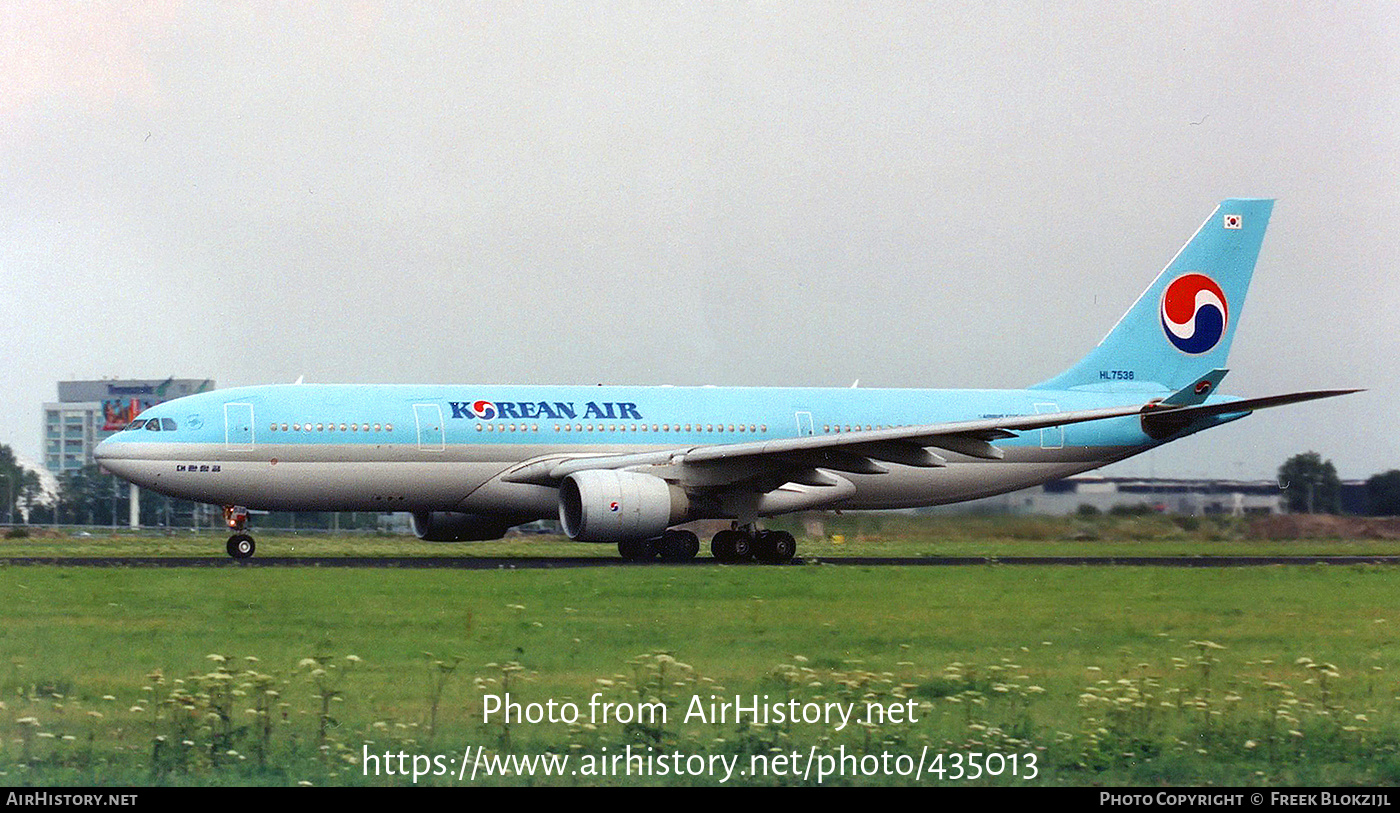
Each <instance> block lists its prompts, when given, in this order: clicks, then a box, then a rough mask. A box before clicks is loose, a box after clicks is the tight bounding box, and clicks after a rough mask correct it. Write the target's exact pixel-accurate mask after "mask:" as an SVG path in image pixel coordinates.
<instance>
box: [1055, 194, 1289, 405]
mask: <svg viewBox="0 0 1400 813" xmlns="http://www.w3.org/2000/svg"><path fill="white" fill-rule="evenodd" d="M1273 208H1274V202H1273V201H1272V200H1260V199H1253V198H1232V199H1230V200H1226V201H1224V202H1222V203H1221V204H1220V205H1219V206H1218V207H1216V209H1215V211H1214V212H1213V213H1212V214H1211V216H1210V217H1209V218H1207V219H1206V222H1205V223H1204V224H1203V225H1202V226H1201V228H1200V229H1198V230H1197V231H1196V234H1195V236H1193V237H1192V238H1191V240H1190V241H1189V242H1188V243H1187V244H1186V245H1185V247H1183V248H1182V249H1181V251H1179V252H1177V255H1176V257H1174V258H1173V259H1172V261H1171V262H1170V263H1167V267H1166V268H1165V269H1164V270H1163V271H1162V273H1161V274H1159V275H1158V276H1157V279H1156V280H1154V281H1153V282H1152V285H1151V286H1149V287H1148V289H1147V290H1146V291H1144V292H1143V294H1142V296H1140V297H1138V300H1137V302H1135V303H1133V306H1132V307H1131V308H1129V309H1128V312H1127V313H1125V314H1124V315H1123V318H1121V319H1119V320H1118V324H1117V325H1114V327H1113V329H1112V330H1111V331H1109V333H1108V335H1107V336H1105V337H1104V339H1103V341H1101V342H1099V345H1098V347H1095V348H1094V349H1093V350H1092V351H1090V353H1089V355H1087V356H1085V357H1084V359H1083V360H1082V361H1080V362H1079V363H1078V364H1076V365H1075V366H1073V367H1071V368H1069V369H1068V370H1066V371H1065V372H1063V373H1061V374H1059V375H1057V376H1055V377H1054V378H1052V379H1050V380H1048V381H1043V382H1041V383H1039V384H1036V385H1035V386H1034V387H1032V389H1053V390H1068V389H1095V390H1096V389H1104V390H1112V389H1121V388H1127V387H1131V388H1138V387H1140V386H1141V385H1149V386H1150V385H1153V384H1156V385H1160V386H1161V387H1165V388H1166V389H1168V390H1177V389H1180V388H1181V387H1184V386H1186V385H1187V384H1190V383H1192V382H1193V381H1195V380H1196V379H1197V378H1199V377H1200V375H1201V373H1202V371H1203V370H1212V369H1218V368H1224V367H1225V366H1226V364H1225V359H1226V357H1228V356H1229V354H1230V341H1231V340H1232V339H1233V338H1234V335H1235V325H1236V324H1237V323H1238V321H1239V318H1240V311H1241V310H1242V309H1243V305H1244V297H1245V293H1246V292H1247V291H1248V290H1249V280H1250V277H1251V276H1253V274H1254V262H1255V260H1256V259H1258V257H1259V246H1260V244H1261V243H1262V242H1263V240H1264V229H1265V227H1267V226H1268V225H1269V214H1270V212H1272V211H1273ZM1124 385H1127V387H1125V386H1124Z"/></svg>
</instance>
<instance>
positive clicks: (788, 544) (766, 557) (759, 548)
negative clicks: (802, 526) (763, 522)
mask: <svg viewBox="0 0 1400 813" xmlns="http://www.w3.org/2000/svg"><path fill="white" fill-rule="evenodd" d="M753 555H754V558H755V559H757V560H758V561H760V562H763V563H764V564H769V565H776V564H782V563H783V562H791V561H792V557H794V556H796V555H797V540H796V539H794V538H793V536H792V534H790V533H788V532H787V531H759V532H758V535H757V537H756V538H755V539H754V545H753Z"/></svg>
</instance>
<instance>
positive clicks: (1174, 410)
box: [1142, 389, 1363, 438]
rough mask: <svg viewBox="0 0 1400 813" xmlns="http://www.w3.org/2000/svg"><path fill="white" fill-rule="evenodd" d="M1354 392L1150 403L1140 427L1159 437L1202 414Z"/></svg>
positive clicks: (1238, 411)
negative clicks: (1190, 403)
mask: <svg viewBox="0 0 1400 813" xmlns="http://www.w3.org/2000/svg"><path fill="white" fill-rule="evenodd" d="M1353 392H1363V390H1360V389H1353V390H1312V391H1310V392H1290V393H1286V394H1284V395H1268V396H1265V397H1263V398H1245V399H1242V400H1239V401H1226V402H1224V403H1219V404H1203V405H1200V406H1188V407H1170V406H1163V405H1162V403H1157V404H1150V405H1148V406H1146V407H1144V408H1143V410H1142V429H1143V431H1144V432H1146V433H1147V434H1148V435H1149V436H1151V437H1154V438H1162V437H1165V436H1167V435H1170V434H1172V433H1174V432H1178V431H1180V430H1181V429H1184V428H1185V427H1187V426H1189V425H1190V424H1191V423H1193V422H1195V421H1197V420H1200V419H1201V418H1211V417H1215V416H1217V415H1244V414H1247V413H1250V412H1253V411H1254V410H1256V409H1268V408H1269V407H1276V406H1285V405H1287V404H1298V403H1302V402H1303V401H1316V400H1318V399H1319V398H1332V397H1334V396H1338V395H1350V394H1351V393H1353ZM1163 403H1165V402H1163Z"/></svg>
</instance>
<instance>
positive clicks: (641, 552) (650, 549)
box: [617, 539, 656, 562]
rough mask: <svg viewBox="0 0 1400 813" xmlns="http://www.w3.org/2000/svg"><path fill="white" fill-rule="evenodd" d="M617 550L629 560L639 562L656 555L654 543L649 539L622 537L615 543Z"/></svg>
mask: <svg viewBox="0 0 1400 813" xmlns="http://www.w3.org/2000/svg"><path fill="white" fill-rule="evenodd" d="M617 552H618V554H619V555H620V556H622V558H624V559H626V560H627V561H629V562H640V561H644V560H646V559H653V558H655V557H656V545H655V544H653V543H652V541H651V540H650V539H624V540H622V541H621V542H619V543H617Z"/></svg>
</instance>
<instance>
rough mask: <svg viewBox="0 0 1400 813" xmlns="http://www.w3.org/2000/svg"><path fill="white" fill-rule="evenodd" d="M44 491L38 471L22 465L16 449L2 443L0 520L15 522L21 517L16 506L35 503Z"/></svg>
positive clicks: (0, 452)
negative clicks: (15, 451) (16, 456)
mask: <svg viewBox="0 0 1400 813" xmlns="http://www.w3.org/2000/svg"><path fill="white" fill-rule="evenodd" d="M42 493H43V492H42V489H41V487H40V485H39V474H38V472H35V471H31V470H29V469H26V468H25V467H23V466H21V465H20V464H19V461H18V460H16V459H15V453H14V450H13V449H11V448H10V447H9V446H5V445H0V522H9V523H11V524H13V523H14V522H15V521H17V520H18V519H19V518H20V515H19V513H18V512H17V511H16V510H15V509H16V506H18V505H19V504H21V503H24V504H25V505H26V506H28V505H33V504H34V502H35V501H36V500H37V499H38V496H39V495H42Z"/></svg>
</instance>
